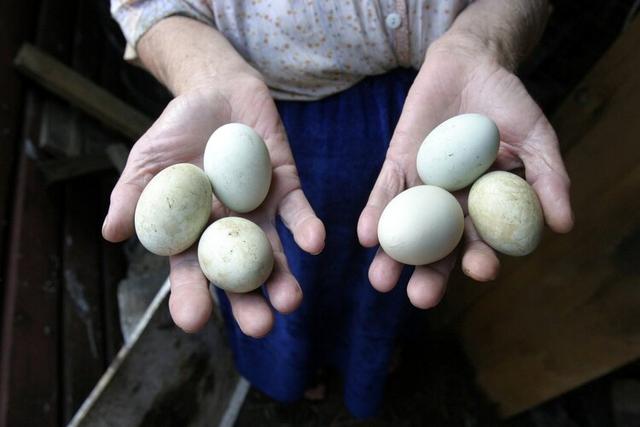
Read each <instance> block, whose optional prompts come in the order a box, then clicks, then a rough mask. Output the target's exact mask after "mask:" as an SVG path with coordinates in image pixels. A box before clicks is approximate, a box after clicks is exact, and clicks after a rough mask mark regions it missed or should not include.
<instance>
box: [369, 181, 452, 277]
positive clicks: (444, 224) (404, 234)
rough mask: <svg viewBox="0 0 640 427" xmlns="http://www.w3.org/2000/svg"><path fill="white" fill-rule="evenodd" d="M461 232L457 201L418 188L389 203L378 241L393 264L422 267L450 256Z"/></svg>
mask: <svg viewBox="0 0 640 427" xmlns="http://www.w3.org/2000/svg"><path fill="white" fill-rule="evenodd" d="M463 230H464V215H463V213H462V208H461V207H460V204H459V203H458V201H457V200H456V198H455V197H453V196H452V195H451V194H450V193H449V192H447V191H446V190H443V189H442V188H439V187H435V186H432V185H419V186H417V187H413V188H409V189H408V190H405V191H403V192H402V193H400V194H398V195H397V196H396V197H394V198H393V199H392V200H391V201H390V202H389V204H388V205H387V206H386V208H385V209H384V211H383V212H382V215H381V216H380V221H379V222H378V239H379V241H380V246H381V247H382V249H384V251H385V252H386V253H387V254H388V255H389V256H390V257H391V258H393V259H395V260H396V261H400V262H402V263H404V264H409V265H423V264H430V263H432V262H435V261H438V260H440V259H442V258H444V257H446V256H447V255H448V254H449V253H451V251H453V249H454V248H455V247H456V245H457V244H458V242H459V241H460V238H461V237H462V232H463Z"/></svg>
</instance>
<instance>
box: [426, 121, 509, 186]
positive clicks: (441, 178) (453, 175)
mask: <svg viewBox="0 0 640 427" xmlns="http://www.w3.org/2000/svg"><path fill="white" fill-rule="evenodd" d="M499 145H500V134H499V133H498V128H497V126H496V124H495V123H494V122H493V121H492V120H491V119H490V118H488V117H486V116H483V115H481V114H461V115H459V116H455V117H452V118H450V119H449V120H447V121H444V122H442V123H441V124H440V125H438V126H437V127H436V128H435V129H433V130H432V131H431V132H430V133H429V135H427V137H426V138H425V140H424V141H423V142H422V145H421V146H420V149H419V150H418V156H417V159H416V167H417V169H418V174H419V175H420V179H422V182H424V183H425V184H429V185H437V186H438V187H442V188H444V189H445V190H449V191H456V190H460V189H461V188H464V187H466V186H468V185H469V184H471V183H472V182H473V181H475V180H476V179H477V178H478V177H479V176H480V175H482V174H483V173H484V172H485V171H486V170H487V169H488V168H489V166H491V164H492V163H493V162H494V161H495V159H496V156H497V154H498V146H499Z"/></svg>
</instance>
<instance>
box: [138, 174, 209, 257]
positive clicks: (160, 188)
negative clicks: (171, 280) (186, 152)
mask: <svg viewBox="0 0 640 427" xmlns="http://www.w3.org/2000/svg"><path fill="white" fill-rule="evenodd" d="M211 202H212V194H211V184H210V183H209V180H208V179H207V176H206V175H205V174H204V172H203V171H202V170H201V169H200V168H199V167H197V166H194V165H192V164H189V163H180V164H177V165H173V166H169V167H168V168H166V169H163V170H162V171H161V172H160V173H158V174H157V175H156V176H154V177H153V179H151V181H149V183H148V184H147V186H146V187H145V188H144V190H143V191H142V194H141V195H140V199H138V204H137V205H136V212H135V219H134V221H135V229H136V234H137V236H138V239H139V240H140V243H142V245H143V246H144V247H145V248H147V249H148V250H149V251H150V252H153V253H154V254H156V255H163V256H168V255H175V254H178V253H180V252H182V251H184V250H185V249H187V248H188V247H189V246H191V245H192V244H194V243H195V242H196V240H198V237H199V236H200V233H201V232H202V229H203V228H204V226H205V225H206V224H207V221H208V219H209V216H210V215H211Z"/></svg>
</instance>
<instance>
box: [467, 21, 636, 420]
mask: <svg viewBox="0 0 640 427" xmlns="http://www.w3.org/2000/svg"><path fill="white" fill-rule="evenodd" d="M638 40H640V20H638V19H636V21H635V22H634V24H633V25H632V27H631V28H629V30H628V31H627V32H626V33H625V34H623V35H622V37H621V38H620V40H618V41H617V42H616V43H615V44H614V46H613V47H612V48H611V50H610V52H608V53H607V54H606V55H605V56H604V57H603V58H602V60H601V61H600V62H599V63H598V65H597V66H596V67H595V68H594V69H593V71H592V72H591V73H590V74H589V75H588V76H587V78H586V79H585V80H584V82H583V83H582V84H581V85H580V88H578V90H577V92H576V93H574V94H573V95H572V96H571V97H570V98H569V99H568V100H567V102H565V103H564V104H563V106H562V107H561V109H560V112H559V114H558V117H559V123H560V125H559V126H558V133H559V137H560V139H561V140H565V141H567V145H566V146H567V147H568V149H569V152H568V154H567V155H566V156H565V161H566V165H567V168H568V170H569V175H570V176H571V178H572V182H573V191H572V198H573V205H574V208H575V211H576V217H577V222H576V228H575V230H574V231H573V232H572V233H571V234H569V235H566V236H558V235H551V234H550V233H549V234H548V235H546V236H545V239H544V241H543V243H542V245H541V246H540V248H539V249H538V250H537V251H536V252H535V253H534V254H533V255H531V256H529V257H527V258H523V259H520V260H518V263H517V265H515V266H514V268H512V269H511V270H510V271H509V273H508V274H506V275H504V276H502V277H501V279H500V280H499V281H498V282H497V283H496V286H495V287H493V288H492V289H491V291H490V292H486V293H485V294H484V295H483V296H482V297H481V298H480V299H478V300H476V301H475V302H474V303H473V304H472V305H471V306H470V308H469V309H468V310H467V311H466V312H464V313H463V314H462V316H461V318H460V320H459V322H458V323H457V330H458V332H459V334H460V337H461V340H462V343H463V346H464V348H465V350H466V352H467V354H468V356H469V358H470V360H471V362H472V363H473V365H474V366H475V369H476V372H477V378H478V381H479V383H480V385H481V386H482V388H483V389H484V390H485V392H486V393H487V395H488V396H489V397H490V398H491V399H492V400H494V401H495V402H497V403H498V407H499V410H500V412H501V413H502V414H503V415H505V416H508V415H512V414H515V413H518V412H521V411H523V410H525V409H527V408H529V407H531V406H534V405H536V404H538V403H541V402H543V401H545V400H548V399H550V398H553V397H555V396H557V395H559V394H561V393H563V392H565V391H567V390H570V389H571V388H574V387H576V386H579V385H581V384H583V383H585V382H587V381H589V380H592V379H594V378H596V377H598V376H600V375H603V374H605V373H607V372H610V371H611V370H613V369H615V368H617V367H620V366H622V365H624V364H625V363H628V362H630V361H632V360H635V359H636V358H638V357H639V356H640V322H638V314H640V310H639V309H638V307H640V286H639V285H640V270H639V269H638V263H637V261H638V258H637V257H638V253H640V217H639V216H638V212H640V197H638V194H639V189H640V166H638V165H640V144H638V143H637V135H638V134H640V120H638V111H640V74H639V73H638V72H637V70H638V69H639V68H640V51H638V49H637V44H638V43H637V42H638ZM585 90H586V91H588V92H589V93H597V94H603V95H602V96H601V98H600V99H602V101H601V103H600V105H599V107H597V108H595V109H594V108H593V106H591V105H588V106H587V107H585V104H584V103H582V102H580V101H579V99H580V96H579V93H580V92H581V91H585ZM565 135H566V136H565Z"/></svg>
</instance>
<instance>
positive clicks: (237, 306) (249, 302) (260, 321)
mask: <svg viewBox="0 0 640 427" xmlns="http://www.w3.org/2000/svg"><path fill="white" fill-rule="evenodd" d="M227 297H228V298H229V303H230V304H231V311H232V313H233V317H234V318H235V319H236V322H238V326H239V327H240V330H241V331H242V332H243V333H244V334H245V335H248V336H250V337H253V338H261V337H263V336H265V335H267V334H268V333H269V331H271V328H273V313H272V312H271V308H270V307H269V304H267V302H266V301H265V299H264V298H263V297H262V295H261V294H260V291H253V292H249V293H246V294H237V293H233V292H227Z"/></svg>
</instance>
